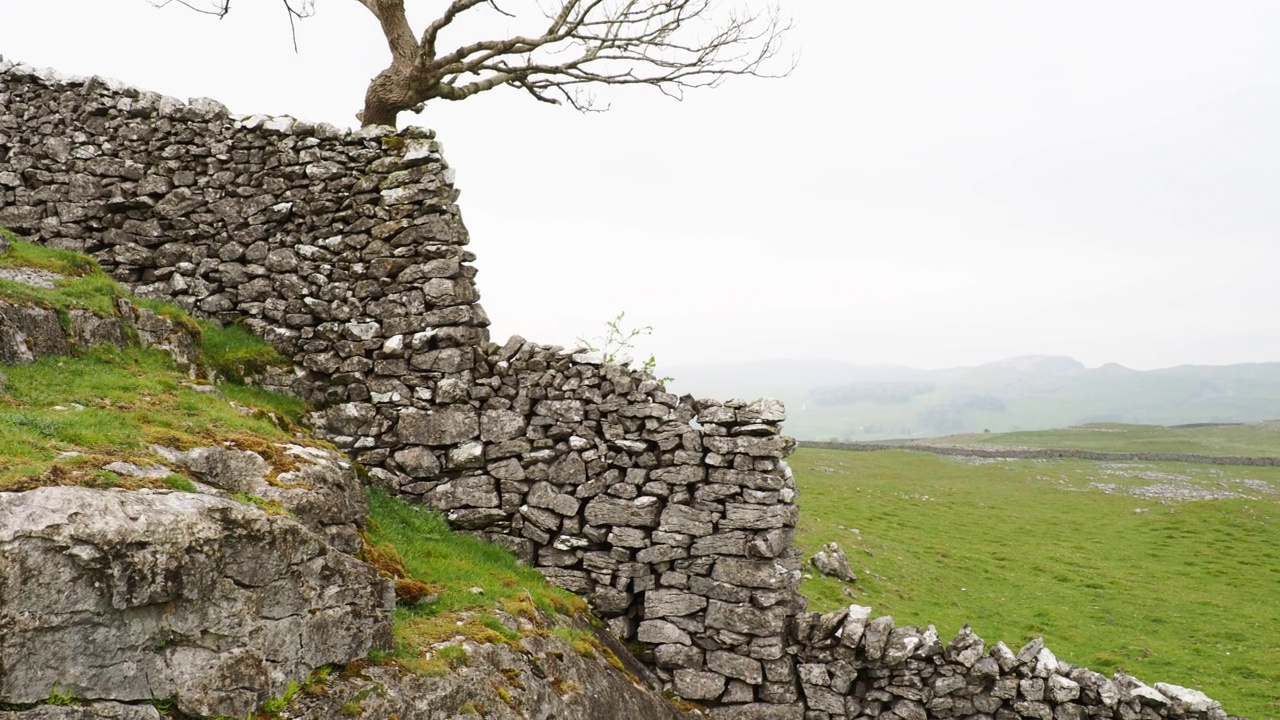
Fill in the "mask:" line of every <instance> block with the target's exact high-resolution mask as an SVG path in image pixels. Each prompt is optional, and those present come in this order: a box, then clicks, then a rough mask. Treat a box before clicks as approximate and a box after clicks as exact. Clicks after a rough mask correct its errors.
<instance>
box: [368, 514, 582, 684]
mask: <svg viewBox="0 0 1280 720" xmlns="http://www.w3.org/2000/svg"><path fill="white" fill-rule="evenodd" d="M367 493H368V498H369V510H370V522H369V533H368V537H367V538H366V547H365V550H364V551H363V557H364V559H365V561H366V562H369V563H370V564H372V565H374V567H376V568H378V569H379V571H380V572H381V573H382V574H384V575H385V576H387V577H394V578H401V579H406V580H410V581H414V582H417V583H423V584H426V585H428V586H429V587H430V589H431V591H432V593H433V594H434V595H435V599H434V600H432V601H430V602H425V603H420V604H410V605H404V604H402V605H401V606H400V607H398V608H396V610H395V613H394V616H393V618H394V631H393V632H394V636H395V643H396V649H395V651H394V652H393V653H392V655H391V658H392V659H393V660H395V661H396V662H398V663H400V664H402V665H403V666H404V667H406V668H407V669H409V670H411V671H413V672H418V673H423V674H429V675H430V674H442V673H445V672H448V671H449V670H451V669H452V668H454V667H456V666H457V663H458V662H459V661H460V659H461V657H464V656H465V653H463V656H459V655H458V652H459V651H461V648H456V649H449V646H448V645H445V646H443V647H433V646H440V645H441V644H443V643H450V642H453V641H458V640H465V641H470V642H474V643H480V644H486V643H506V644H510V645H513V646H515V645H516V643H517V642H518V640H519V638H520V637H521V635H520V632H519V631H517V630H513V629H511V628H510V627H507V625H506V624H504V623H503V621H502V620H501V619H499V618H498V617H497V616H496V615H495V614H494V612H495V611H496V610H501V611H502V612H504V613H507V614H508V615H511V616H515V617H519V618H523V619H525V620H529V621H531V622H533V623H535V624H536V623H543V622H545V621H546V619H547V618H548V617H551V618H554V617H557V616H569V617H570V618H573V617H579V616H584V615H585V613H586V611H587V606H586V603H585V602H583V601H582V599H581V598H578V597H576V596H574V595H573V594H572V593H569V592H568V591H566V590H561V589H559V588H556V587H553V586H552V585H550V584H549V583H548V582H547V581H546V578H544V577H542V575H541V574H540V573H538V572H537V571H536V570H534V569H532V568H529V567H527V566H524V565H520V564H519V563H518V562H517V561H516V559H515V556H514V555H512V554H511V553H510V552H508V551H506V550H505V549H503V548H500V547H498V546H496V545H492V544H490V543H486V542H484V541H482V540H478V539H476V538H472V537H468V536H465V535H459V534H457V533H455V532H453V531H452V530H451V529H450V528H449V526H448V524H447V523H445V521H444V519H443V518H441V517H440V515H439V514H438V513H435V512H432V511H429V510H425V509H423V508H419V507H415V506H412V505H409V504H407V503H405V502H403V501H401V500H398V499H396V498H392V497H390V496H389V495H387V494H386V493H385V492H383V491H381V490H379V489H377V488H370V489H369V490H368V491H367ZM397 584H399V583H397ZM474 589H479V590H480V592H475V591H474ZM401 599H402V600H404V599H405V598H403V597H402V598H401ZM568 621H569V618H566V622H568Z"/></svg>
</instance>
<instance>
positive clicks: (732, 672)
mask: <svg viewBox="0 0 1280 720" xmlns="http://www.w3.org/2000/svg"><path fill="white" fill-rule="evenodd" d="M707 668H708V669H710V670H714V671H716V672H718V673H720V674H721V675H725V676H727V677H732V678H738V679H739V680H742V681H743V682H745V683H748V684H750V685H759V684H760V683H762V682H764V669H763V668H762V667H761V666H760V661H759V660H754V659H752V658H749V657H743V656H742V655H738V654H735V653H731V652H725V651H723V650H712V651H711V652H708V653H707Z"/></svg>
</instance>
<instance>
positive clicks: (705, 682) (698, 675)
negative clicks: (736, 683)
mask: <svg viewBox="0 0 1280 720" xmlns="http://www.w3.org/2000/svg"><path fill="white" fill-rule="evenodd" d="M672 682H673V684H674V685H675V690H676V694H678V695H679V696H680V697H682V698H685V699H686V700H714V699H716V698H718V697H720V694H721V693H723V692H724V686H725V683H726V682H728V681H727V680H726V678H725V676H723V675H721V674H719V673H714V672H706V671H702V670H690V669H686V668H681V669H679V670H676V671H675V672H674V673H672Z"/></svg>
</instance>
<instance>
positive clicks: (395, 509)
mask: <svg viewBox="0 0 1280 720" xmlns="http://www.w3.org/2000/svg"><path fill="white" fill-rule="evenodd" d="M0 266H8V267H35V268H40V269H45V270H50V271H53V272H57V273H61V274H65V275H67V276H69V279H67V280H65V281H60V282H59V286H58V287H57V288H55V289H52V290H49V289H38V288H30V287H29V286H26V285H20V284H17V283H10V282H6V281H3V280H0V298H4V299H6V300H9V301H11V302H20V303H31V304H38V305H42V306H45V307H51V308H54V309H57V310H62V311H65V310H68V309H72V308H88V309H92V310H94V311H95V312H97V313H99V314H102V315H107V314H110V313H112V312H113V311H114V300H115V299H116V298H118V297H123V296H124V291H123V289H122V288H121V287H120V286H119V285H117V284H116V283H115V282H113V281H112V280H111V279H110V278H108V277H107V276H106V275H105V274H103V272H102V270H101V269H100V268H98V266H97V265H96V264H95V263H94V262H93V261H92V260H90V259H88V258H85V257H84V256H80V255H75V254H73V253H67V252H64V251H58V250H51V249H48V248H43V247H39V246H35V245H31V244H29V243H24V242H21V241H16V240H15V241H14V242H13V248H12V250H11V251H10V252H9V253H7V254H6V255H4V256H3V257H0ZM134 302H135V304H139V305H144V306H147V307H150V308H152V309H155V310H157V311H159V312H161V313H162V314H165V315H166V316H168V317H170V318H172V319H173V320H175V321H176V322H178V323H180V324H182V325H184V326H186V327H187V328H189V329H192V330H193V331H194V332H196V334H198V335H199V336H200V338H201V344H200V348H199V350H200V352H201V356H202V360H203V362H204V363H205V364H207V365H209V366H211V367H213V368H214V369H216V370H217V371H218V373H219V375H221V376H223V377H230V378H240V377H243V376H244V375H248V374H254V373H257V372H260V371H261V370H262V369H263V368H264V367H266V366H267V365H271V364H280V363H283V362H284V359H283V358H281V357H280V356H279V355H278V354H276V353H275V351H273V350H272V349H271V348H270V347H269V346H268V345H266V343H264V342H263V341H262V340H261V339H259V338H257V337H256V336H254V335H253V334H252V333H249V332H248V331H246V330H244V329H243V328H238V327H231V328H220V327H218V326H216V325H212V324H208V323H204V322H199V323H197V322H195V321H193V320H192V319H191V318H190V317H189V316H187V315H186V314H185V313H183V312H182V311H181V310H180V309H179V308H176V307H174V306H170V305H165V304H163V303H156V302H154V301H144V300H138V299H136V298H135V299H134ZM0 371H2V372H3V373H4V375H6V376H7V383H6V386H7V387H6V389H5V390H4V391H3V392H0V491H16V490H24V489H29V488H32V487H37V486H41V485H54V484H78V485H86V486H91V487H104V488H106V487H122V488H135V487H141V486H157V487H162V486H166V485H167V486H170V487H175V488H178V489H184V490H189V489H191V488H192V485H191V483H190V482H189V480H190V479H189V478H187V479H184V478H182V477H180V476H170V477H169V478H166V479H157V480H137V479H131V478H121V477H119V476H117V475H115V474H114V473H110V472H107V471H104V470H102V469H101V468H102V466H103V465H105V464H108V463H110V462H113V461H115V460H127V461H131V462H135V463H140V464H145V463H148V462H151V461H156V460H158V458H157V457H156V456H155V455H154V454H153V453H152V452H151V451H150V449H149V445H150V444H151V443H162V444H166V445H169V446H175V447H180V448H187V447H193V446H196V445H208V444H213V443H223V442H231V443H234V444H237V445H239V446H242V447H244V448H246V449H255V448H257V447H261V446H262V444H263V443H265V442H270V441H272V440H283V439H288V440H290V441H292V442H299V441H303V442H310V440H308V439H307V438H306V437H305V436H302V437H299V436H297V435H296V434H295V433H294V432H293V430H294V429H296V428H297V427H298V426H299V425H300V424H301V422H302V419H303V416H304V414H305V412H306V408H305V407H304V405H303V404H302V403H301V402H300V401H298V400H296V399H293V398H288V397H283V396H279V395H273V394H271V393H267V392H265V391H263V390H261V389H258V388H254V387H250V386H245V385H241V384H238V383H236V382H224V383H219V385H218V389H219V391H220V393H221V396H219V395H218V394H212V393H207V392H197V391H196V390H195V389H194V388H192V387H191V386H190V385H191V383H190V382H189V381H188V380H187V378H186V376H185V375H183V374H182V373H181V372H179V371H178V369H177V367H176V366H175V365H174V364H173V362H172V360H171V358H170V357H169V356H168V355H166V354H164V353H162V352H159V351H151V350H144V349H141V348H138V347H129V348H125V349H120V348H116V347H114V346H104V347H98V348H92V349H88V350H85V351H84V352H83V353H82V354H81V355H80V356H78V357H46V358H43V359H41V360H39V361H38V362H35V363H32V364H28V365H17V366H13V365H9V366H0ZM228 401H231V402H228ZM232 402H234V403H235V404H236V405H238V406H239V408H240V409H237V408H236V407H235V406H233V405H232ZM369 501H370V511H371V518H370V529H369V535H368V541H369V543H370V546H369V547H368V548H367V549H366V551H365V554H366V557H367V559H369V560H370V561H371V562H374V564H375V565H377V566H379V567H380V568H381V567H385V566H387V563H388V562H390V564H391V565H392V566H395V568H396V570H397V572H396V573H394V574H398V575H402V576H404V577H407V578H410V579H416V580H417V581H418V583H419V585H418V586H417V587H418V589H419V590H421V591H423V592H427V593H429V595H428V596H427V598H425V599H423V600H422V601H421V602H417V603H413V604H405V605H402V606H401V607H399V608H398V609H397V610H396V612H395V616H394V620H395V625H394V634H395V638H396V643H397V647H396V649H395V651H394V652H393V653H391V654H390V655H389V656H387V657H385V658H382V659H383V660H384V661H388V662H396V663H399V664H402V665H404V666H405V667H407V668H409V669H411V670H415V671H419V672H429V673H430V672H437V673H438V672H448V671H449V670H450V668H451V667H453V666H454V665H457V664H460V663H465V662H466V653H465V652H464V651H463V650H461V648H452V649H446V650H440V651H433V650H430V649H429V646H430V645H432V644H435V643H440V642H444V641H448V640H450V639H453V638H456V637H459V636H461V637H465V638H467V639H469V640H471V641H475V642H515V641H517V640H518V639H519V637H520V633H519V632H517V631H516V630H513V629H512V628H510V627H507V626H506V625H504V624H503V622H502V621H501V620H500V619H499V617H498V616H497V611H499V610H501V611H502V612H503V613H506V614H507V616H508V617H509V618H510V617H515V618H521V619H522V620H523V621H525V623H526V625H527V626H528V628H529V631H532V632H545V633H554V634H557V635H559V636H561V637H562V638H564V639H565V640H566V641H568V642H569V643H570V644H571V645H572V646H573V647H574V648H575V649H577V650H578V652H581V653H583V654H588V655H589V654H592V653H597V654H600V655H601V656H603V657H605V659H609V658H610V657H612V655H611V653H609V651H608V650H607V649H605V648H603V647H601V646H600V645H599V643H597V642H596V641H595V640H594V638H593V637H592V636H591V634H590V632H588V631H586V630H584V629H582V627H581V625H580V624H579V621H581V620H584V619H586V610H587V606H586V604H585V603H584V602H583V601H582V600H581V599H579V598H577V597H576V596H574V595H573V594H571V593H569V592H567V591H564V590H561V589H558V588H555V587H552V586H551V585H550V584H549V583H547V581H546V579H545V578H543V577H542V575H541V574H539V573H538V572H537V571H535V570H533V569H532V568H529V567H525V566H522V565H520V564H518V563H517V561H516V559H515V557H514V556H513V555H512V554H511V553H509V552H507V551H506V550H504V549H502V548H499V547H498V546H495V545H491V544H489V543H485V542H482V541H480V540H477V539H475V538H471V537H467V536H464V535H459V534H456V533H453V532H452V531H451V530H449V528H448V525H447V524H446V523H445V522H444V520H443V519H442V518H441V517H440V516H439V515H438V514H436V513H432V512H427V511H425V510H422V509H420V508H415V507H411V506H409V505H407V504H405V503H403V502H401V501H399V500H396V499H393V498H390V497H388V496H387V495H385V494H383V493H380V492H377V491H371V492H370V495H369ZM473 588H476V589H478V590H479V592H474V591H473ZM613 662H615V663H616V662H617V660H616V658H615V659H614V660H613ZM281 706H283V705H281ZM276 715H277V713H274V712H265V713H259V717H274V716H276Z"/></svg>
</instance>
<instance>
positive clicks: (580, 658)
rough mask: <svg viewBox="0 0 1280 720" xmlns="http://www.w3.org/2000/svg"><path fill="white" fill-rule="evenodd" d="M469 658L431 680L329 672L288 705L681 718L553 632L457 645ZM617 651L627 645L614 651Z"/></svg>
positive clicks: (521, 719) (413, 713) (503, 717)
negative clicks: (314, 689) (318, 686)
mask: <svg viewBox="0 0 1280 720" xmlns="http://www.w3.org/2000/svg"><path fill="white" fill-rule="evenodd" d="M458 646H459V647H463V648H465V651H466V652H467V655H468V661H467V664H466V665H465V666H462V667H459V668H458V669H456V670H455V671H454V672H452V673H450V674H448V675H443V676H436V677H429V676H425V675H412V674H408V673H405V672H404V671H403V670H401V669H399V668H397V667H395V666H368V667H364V668H361V669H359V670H357V671H355V672H346V673H343V674H342V675H341V676H339V677H336V678H334V677H331V678H330V680H329V681H328V682H327V683H326V684H325V689H324V692H323V693H316V694H310V695H308V694H306V693H300V694H299V695H298V696H296V698H295V700H294V701H293V702H292V703H291V704H290V706H289V708H288V711H287V712H288V715H289V717H291V718H296V719H297V720H330V719H331V718H338V717H350V718H357V719H358V720H385V719H386V718H400V720H454V719H456V720H472V719H473V718H476V717H484V718H488V719H489V720H526V719H527V718H557V719H558V720H600V719H601V718H617V719H618V720H622V719H623V718H626V719H627V720H678V719H679V718H700V717H705V715H703V714H702V713H698V712H681V711H679V710H677V709H676V707H675V706H674V705H672V704H671V703H670V702H669V701H668V700H667V699H666V698H664V697H663V696H662V694H661V693H660V692H659V691H658V689H657V688H656V687H655V686H653V685H652V684H651V681H652V678H648V681H646V678H645V677H644V676H645V674H646V673H645V671H644V670H643V668H640V667H636V666H633V668H632V669H633V670H635V672H636V673H638V674H631V675H630V676H628V673H626V672H621V671H618V670H617V669H615V668H614V667H612V666H611V665H609V664H608V663H607V662H606V661H605V660H604V659H603V658H601V657H600V656H599V655H597V654H595V653H590V654H586V655H584V654H582V653H580V652H579V651H577V650H575V649H574V648H573V647H572V646H571V645H570V644H569V643H567V642H565V641H564V640H562V639H560V638H558V637H556V636H554V635H548V636H539V635H529V636H526V637H524V638H523V639H521V640H520V641H518V642H517V643H514V644H513V645H506V644H492V645H476V644H474V643H461V644H460V645H458ZM617 651H618V653H620V656H622V657H626V653H625V650H623V649H622V648H621V647H618V648H617Z"/></svg>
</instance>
